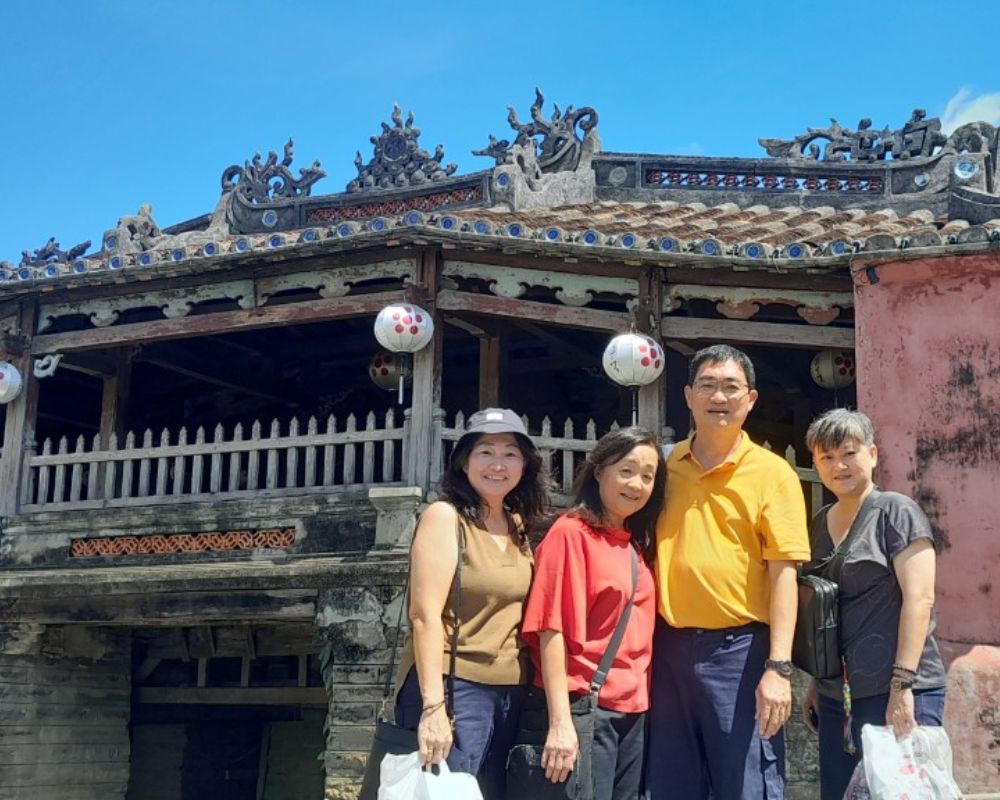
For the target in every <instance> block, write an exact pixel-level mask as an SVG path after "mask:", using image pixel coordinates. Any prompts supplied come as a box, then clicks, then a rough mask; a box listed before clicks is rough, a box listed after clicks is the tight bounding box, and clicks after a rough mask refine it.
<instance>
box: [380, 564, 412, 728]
mask: <svg viewBox="0 0 1000 800" xmlns="http://www.w3.org/2000/svg"><path fill="white" fill-rule="evenodd" d="M409 591H410V570H409V568H407V570H406V580H405V581H404V582H403V593H402V594H401V595H400V598H399V615H398V616H397V617H396V639H395V641H394V642H393V643H392V650H391V651H390V652H389V669H388V670H386V673H385V686H384V687H383V688H382V705H381V710H380V712H379V713H380V714H381V716H382V718H383V719H385V716H386V705H387V704H388V702H389V695H390V693H391V692H392V680H393V678H394V677H395V675H394V673H395V671H396V652H397V651H398V650H399V640H400V638H402V636H403V609H404V608H406V606H407V602H408V598H409Z"/></svg>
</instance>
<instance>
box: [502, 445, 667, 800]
mask: <svg viewBox="0 0 1000 800" xmlns="http://www.w3.org/2000/svg"><path fill="white" fill-rule="evenodd" d="M665 483H666V468H665V465H664V462H663V459H662V457H661V455H660V445H659V442H658V441H657V439H656V437H655V436H654V435H653V434H652V433H649V432H648V431H646V430H644V429H642V428H635V427H632V428H624V429H622V430H617V431H612V432H611V433H609V434H607V435H606V436H604V437H602V438H601V439H600V441H598V442H597V445H596V446H595V448H594V450H593V451H592V452H591V453H590V455H589V456H588V457H587V460H586V462H585V463H584V464H583V466H582V468H581V469H580V472H579V474H578V475H577V478H576V482H575V484H574V486H573V494H574V506H573V508H572V509H570V510H569V511H568V512H566V513H565V514H563V515H562V516H561V517H559V519H557V520H556V522H555V524H554V525H553V526H552V528H551V529H550V530H549V532H548V533H547V534H546V535H545V538H544V539H543V540H542V543H541V544H540V545H539V546H538V549H537V550H536V552H535V578H534V582H533V583H532V587H531V592H530V594H529V595H528V601H527V604H526V606H525V612H524V623H523V625H522V627H521V634H522V636H523V638H524V640H525V642H526V643H527V644H528V648H529V652H530V654H531V659H532V662H533V663H534V666H535V678H534V684H535V685H534V688H533V689H532V690H531V692H530V693H529V697H528V700H527V701H526V703H525V707H524V710H523V712H522V717H521V729H522V735H521V736H520V738H519V741H521V742H524V743H534V744H541V741H540V739H541V738H542V737H543V736H544V749H543V751H542V767H543V768H544V770H545V775H546V777H548V778H549V780H551V781H553V783H563V782H565V783H566V784H567V785H566V787H565V793H566V795H567V796H569V797H573V798H587V799H589V798H594V800H625V798H628V800H634V798H636V797H638V796H639V789H640V782H641V777H642V774H643V763H642V761H643V750H644V741H643V739H644V736H643V731H644V727H645V713H646V710H647V709H648V707H649V668H650V661H651V657H652V642H653V628H654V623H655V620H656V593H655V588H654V581H653V573H652V571H651V569H650V567H649V564H648V561H647V557H648V556H649V554H650V551H651V545H652V542H653V537H654V533H655V526H656V518H657V516H659V513H660V509H661V507H662V505H663V490H664V485H665ZM632 548H635V549H636V550H637V551H638V553H639V556H640V557H639V559H638V562H639V569H638V580H637V581H636V585H635V587H634V590H635V594H634V599H633V607H632V610H631V615H630V617H629V619H628V624H627V627H626V628H625V633H624V637H623V638H622V641H621V644H620V646H619V648H618V652H617V654H616V656H615V658H614V661H613V662H612V664H611V669H610V670H609V672H608V676H607V681H606V683H605V684H604V685H603V687H601V690H600V692H599V694H598V696H597V698H596V705H597V708H596V712H593V713H590V709H591V708H592V702H593V698H591V697H590V696H589V695H590V689H591V680H592V679H593V677H594V673H595V671H596V670H597V667H598V664H599V663H600V660H601V656H603V655H604V653H605V651H606V650H607V649H608V645H609V643H610V641H611V638H612V635H613V633H614V630H615V627H616V626H617V624H618V621H619V619H620V618H621V616H622V612H623V611H624V609H625V607H626V605H627V604H628V600H629V597H630V596H632V592H633V585H632V557H631V554H630V550H631V549H632ZM533 733H534V737H533V736H532V734H533ZM533 739H534V741H533Z"/></svg>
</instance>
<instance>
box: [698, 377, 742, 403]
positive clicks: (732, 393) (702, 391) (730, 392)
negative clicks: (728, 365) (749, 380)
mask: <svg viewBox="0 0 1000 800" xmlns="http://www.w3.org/2000/svg"><path fill="white" fill-rule="evenodd" d="M691 388H693V389H694V393H695V394H696V395H698V396H699V397H715V394H716V393H717V392H722V394H723V395H724V396H725V397H726V399H727V400H733V399H735V398H737V397H739V396H740V395H741V394H743V392H744V391H745V390H747V389H749V388H750V387H749V386H747V385H746V384H745V383H740V382H739V381H695V384H694V386H693V387H691Z"/></svg>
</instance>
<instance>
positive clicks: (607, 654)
mask: <svg viewBox="0 0 1000 800" xmlns="http://www.w3.org/2000/svg"><path fill="white" fill-rule="evenodd" d="M628 551H629V553H630V554H631V556H632V592H631V593H630V594H629V597H628V602H627V603H626V604H625V608H624V609H622V615H621V618H620V619H619V620H618V625H617V626H615V632H614V633H613V634H611V641H610V642H608V649H607V650H605V651H604V655H603V656H601V661H600V663H599V664H598V665H597V671H596V672H595V673H594V677H593V678H592V679H591V681H590V691H591V693H592V694H593V695H595V697H596V695H598V694H600V692H601V687H602V686H604V682H605V681H606V680H607V679H608V673H609V672H610V671H611V664H612V663H613V662H614V660H615V656H616V655H618V648H619V647H620V646H621V643H622V639H624V638H625V629H626V628H627V627H628V619H629V617H630V616H632V606H633V604H634V601H635V589H636V586H637V585H638V583H639V556H638V554H637V553H636V552H635V548H634V547H632V545H629V548H628Z"/></svg>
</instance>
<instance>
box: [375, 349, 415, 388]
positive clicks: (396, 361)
mask: <svg viewBox="0 0 1000 800" xmlns="http://www.w3.org/2000/svg"><path fill="white" fill-rule="evenodd" d="M412 374H413V369H412V368H411V367H410V362H409V359H405V358H402V357H400V356H397V355H395V354H393V353H387V352H378V353H376V354H375V355H374V356H372V360H371V361H370V362H369V363H368V377H369V378H371V379H372V382H373V383H374V384H375V385H376V386H378V388H379V389H384V390H385V391H387V392H394V391H396V389H397V388H398V386H399V379H400V377H402V378H403V382H404V383H409V382H410V378H411V376H412Z"/></svg>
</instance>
